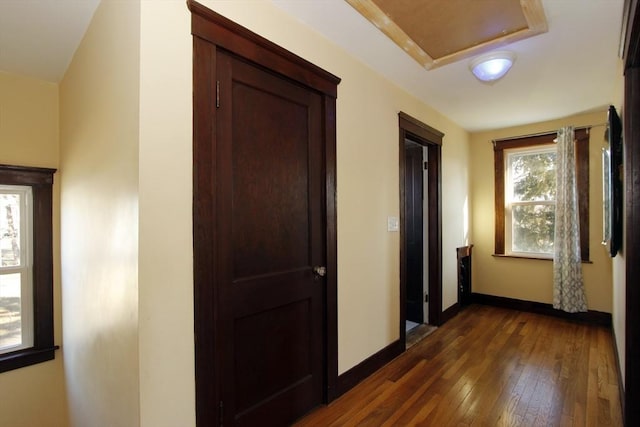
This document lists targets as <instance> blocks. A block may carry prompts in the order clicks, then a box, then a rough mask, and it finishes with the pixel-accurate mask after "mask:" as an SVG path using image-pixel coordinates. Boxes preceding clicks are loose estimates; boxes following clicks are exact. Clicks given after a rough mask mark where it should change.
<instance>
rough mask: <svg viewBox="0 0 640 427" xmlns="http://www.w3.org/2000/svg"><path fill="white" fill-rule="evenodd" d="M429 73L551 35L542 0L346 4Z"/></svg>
mask: <svg viewBox="0 0 640 427" xmlns="http://www.w3.org/2000/svg"><path fill="white" fill-rule="evenodd" d="M346 1H347V3H349V4H350V5H351V6H353V7H354V8H355V9H356V10H357V11H358V12H359V13H360V14H362V15H363V16H364V17H365V18H366V19H368V20H369V21H371V23H373V24H374V25H375V26H376V27H378V28H379V29H380V30H381V31H382V32H384V33H385V34H386V35H387V36H388V37H389V38H391V40H393V41H394V42H395V43H396V44H397V45H398V46H400V47H401V48H402V49H404V50H405V51H406V52H407V53H408V54H409V55H411V57H413V58H414V59H415V60H416V61H418V63H420V64H421V65H422V66H424V67H425V68H427V69H432V68H436V67H440V66H442V65H445V64H449V63H452V62H455V61H459V60H461V59H464V58H468V57H470V56H474V55H478V54H480V53H483V52H487V51H489V50H493V49H495V48H498V47H503V46H506V45H508V44H510V43H513V42H515V41H518V40H522V39H526V38H528V37H532V36H535V35H537V34H541V33H545V32H547V28H548V27H547V21H546V18H545V15H544V10H543V8H542V1H541V0H482V1H469V0H346Z"/></svg>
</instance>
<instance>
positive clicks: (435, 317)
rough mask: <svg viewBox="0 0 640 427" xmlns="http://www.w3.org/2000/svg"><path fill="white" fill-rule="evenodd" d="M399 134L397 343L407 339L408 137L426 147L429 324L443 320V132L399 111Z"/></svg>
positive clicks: (437, 324)
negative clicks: (398, 326) (398, 321)
mask: <svg viewBox="0 0 640 427" xmlns="http://www.w3.org/2000/svg"><path fill="white" fill-rule="evenodd" d="M398 121H399V128H400V136H399V150H400V156H399V157H400V183H401V184H400V342H402V343H404V342H405V340H406V331H405V325H404V321H405V320H406V311H405V310H406V309H405V302H406V299H407V296H406V289H405V288H406V286H405V283H406V280H407V259H406V250H407V249H406V231H405V222H406V221H405V218H404V209H403V207H404V205H405V197H406V194H405V186H404V175H405V156H404V144H405V141H406V140H407V139H408V140H410V141H412V142H415V143H417V144H420V145H422V146H424V147H426V148H427V158H428V167H427V181H428V183H429V185H428V188H427V189H425V190H424V191H425V198H426V200H427V205H428V212H429V215H428V217H427V218H425V219H424V220H425V221H427V229H428V247H429V255H428V257H429V258H428V259H429V272H428V278H429V319H428V322H429V324H432V325H436V326H439V325H440V324H441V323H442V195H441V193H442V183H441V159H442V138H443V137H444V134H443V133H442V132H440V131H438V130H436V129H434V128H432V127H430V126H428V125H426V124H424V123H422V122H420V121H419V120H417V119H415V118H413V117H411V116H409V115H408V114H406V113H403V112H400V113H399V114H398Z"/></svg>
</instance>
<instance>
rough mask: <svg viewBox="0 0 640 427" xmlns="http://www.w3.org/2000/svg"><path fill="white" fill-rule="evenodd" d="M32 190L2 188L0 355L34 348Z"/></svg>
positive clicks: (18, 187) (0, 220) (0, 225)
mask: <svg viewBox="0 0 640 427" xmlns="http://www.w3.org/2000/svg"><path fill="white" fill-rule="evenodd" d="M32 218H33V212H32V194H31V187H26V186H17V185H1V184H0V316H1V317H0V353H8V352H11V351H14V350H20V349H23V348H28V347H31V346H32V345H33V316H32V314H33V313H32V312H33V310H32V309H31V307H32V306H33V303H32V295H33V292H32V284H31V283H32V282H31V267H32V265H31V259H32V254H31V252H32V251H31V239H30V236H31V234H32V232H31V229H32V226H31V224H32V221H31V219H32Z"/></svg>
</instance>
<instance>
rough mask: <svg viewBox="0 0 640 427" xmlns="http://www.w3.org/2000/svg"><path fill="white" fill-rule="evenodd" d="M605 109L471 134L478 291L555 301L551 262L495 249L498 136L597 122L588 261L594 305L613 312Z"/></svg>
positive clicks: (592, 153) (591, 167) (587, 277)
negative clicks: (606, 242) (605, 206)
mask: <svg viewBox="0 0 640 427" xmlns="http://www.w3.org/2000/svg"><path fill="white" fill-rule="evenodd" d="M606 118H607V114H606V111H605V109H604V108H603V110H602V111H601V112H598V113H590V114H582V115H577V116H573V117H569V118H565V119H561V120H555V121H550V122H544V123H537V124H532V125H528V126H520V127H515V128H509V129H501V130H496V131H490V132H481V133H474V134H472V135H471V145H470V152H471V162H470V165H471V167H470V171H471V182H472V184H471V194H472V205H471V206H472V207H471V211H472V212H473V230H474V234H473V243H474V244H475V247H474V251H473V289H474V292H478V293H483V294H488V295H497V296H502V297H509V298H516V299H521V300H526V301H536V302H542V303H552V302H553V270H552V263H551V262H550V261H541V260H530V259H514V258H497V257H493V256H492V254H493V250H494V229H495V227H494V192H493V188H494V172H493V169H494V165H493V145H492V144H491V141H492V140H493V139H499V138H505V137H511V136H520V135H527V134H532V133H538V132H550V131H555V130H557V129H558V128H560V127H561V126H566V125H573V126H576V127H578V126H588V125H596V126H594V127H593V128H592V129H591V133H590V141H589V204H590V206H589V248H590V257H591V261H593V262H592V263H590V264H582V267H583V277H584V283H585V288H586V295H587V303H588V306H589V309H590V310H597V311H602V312H606V313H611V311H612V298H613V297H612V267H611V258H610V257H609V256H608V255H607V252H606V251H605V249H604V247H603V246H602V245H601V244H600V242H601V241H602V160H601V147H602V145H603V142H604V131H605V127H604V126H603V125H602V124H603V123H605V121H606Z"/></svg>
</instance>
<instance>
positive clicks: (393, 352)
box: [336, 340, 404, 398]
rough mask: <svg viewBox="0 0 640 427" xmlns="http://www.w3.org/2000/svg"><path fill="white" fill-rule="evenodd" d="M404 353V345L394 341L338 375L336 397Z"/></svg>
mask: <svg viewBox="0 0 640 427" xmlns="http://www.w3.org/2000/svg"><path fill="white" fill-rule="evenodd" d="M403 351H404V345H403V344H402V343H401V342H400V340H397V341H394V342H392V343H391V344H389V345H388V346H386V347H385V348H383V349H382V350H380V351H379V352H377V353H375V354H372V355H371V356H369V357H368V358H367V359H365V360H363V361H362V362H360V363H358V364H357V365H356V366H354V367H353V368H351V369H349V370H348V371H346V372H345V373H343V374H342V375H338V383H337V392H338V395H337V396H336V398H337V397H340V396H342V395H343V394H344V393H346V392H348V391H349V390H351V389H352V388H353V387H355V386H356V385H358V383H360V382H361V381H362V380H364V379H365V378H367V377H368V376H369V375H371V374H373V373H374V372H376V371H377V370H378V369H380V368H382V367H383V366H384V365H386V364H387V363H389V362H391V361H392V360H393V359H395V358H396V357H398V356H399V355H400V354H402V352H403Z"/></svg>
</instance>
